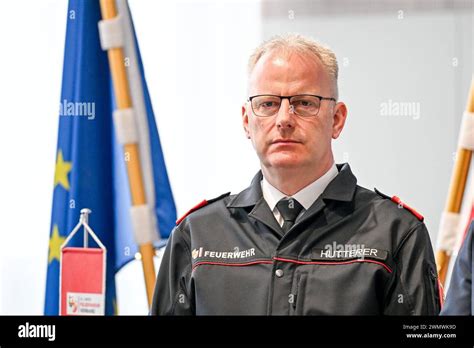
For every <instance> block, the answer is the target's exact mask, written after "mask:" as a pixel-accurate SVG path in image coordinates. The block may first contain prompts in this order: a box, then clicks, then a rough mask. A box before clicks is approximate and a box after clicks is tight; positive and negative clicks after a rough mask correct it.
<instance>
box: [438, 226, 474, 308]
mask: <svg viewBox="0 0 474 348" xmlns="http://www.w3.org/2000/svg"><path fill="white" fill-rule="evenodd" d="M473 235H474V221H472V222H471V226H470V228H469V230H468V232H467V235H466V238H465V239H464V241H463V244H462V246H461V249H460V250H459V255H458V257H457V258H456V263H455V264H454V268H453V275H452V276H451V282H450V285H449V290H448V293H447V295H446V302H445V304H444V307H443V310H442V311H441V315H474V292H473V287H472V270H473V263H472V261H473V258H472V253H473V251H474V241H473Z"/></svg>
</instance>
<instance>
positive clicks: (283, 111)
mask: <svg viewBox="0 0 474 348" xmlns="http://www.w3.org/2000/svg"><path fill="white" fill-rule="evenodd" d="M275 123H276V126H277V127H278V128H279V129H289V128H293V127H294V125H295V124H294V123H295V114H294V111H293V106H292V105H290V101H289V100H288V99H283V100H282V101H281V106H280V110H278V114H277V116H276V119H275Z"/></svg>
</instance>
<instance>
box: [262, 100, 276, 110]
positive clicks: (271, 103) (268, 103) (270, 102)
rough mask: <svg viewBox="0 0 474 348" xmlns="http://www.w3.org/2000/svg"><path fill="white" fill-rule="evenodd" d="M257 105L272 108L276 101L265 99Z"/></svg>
mask: <svg viewBox="0 0 474 348" xmlns="http://www.w3.org/2000/svg"><path fill="white" fill-rule="evenodd" d="M259 106H260V107H264V108H272V107H274V106H276V102H274V101H265V102H262V103H261V104H260V105H259Z"/></svg>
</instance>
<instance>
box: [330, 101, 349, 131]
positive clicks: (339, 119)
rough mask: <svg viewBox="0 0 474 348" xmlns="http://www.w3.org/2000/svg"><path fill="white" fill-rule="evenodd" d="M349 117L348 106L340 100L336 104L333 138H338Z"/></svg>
mask: <svg viewBox="0 0 474 348" xmlns="http://www.w3.org/2000/svg"><path fill="white" fill-rule="evenodd" d="M346 118H347V107H346V104H344V103H343V102H338V103H336V105H335V106H334V115H333V124H332V138H333V139H337V138H339V135H340V134H341V132H342V129H343V128H344V125H345V123H346Z"/></svg>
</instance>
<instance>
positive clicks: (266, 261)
mask: <svg viewBox="0 0 474 348" xmlns="http://www.w3.org/2000/svg"><path fill="white" fill-rule="evenodd" d="M273 260H275V261H282V262H291V263H297V264H300V265H348V264H352V263H356V262H369V263H374V264H377V265H380V266H383V267H384V268H385V269H386V270H387V271H388V273H392V269H391V268H390V267H388V266H387V265H386V264H384V263H382V262H378V261H374V260H366V259H364V260H359V259H357V260H350V261H336V262H324V261H298V260H292V259H284V258H281V257H274V258H273ZM261 263H262V264H265V263H266V264H272V263H273V261H270V260H260V261H250V262H243V263H225V262H213V261H201V262H197V263H196V264H194V265H193V269H194V268H196V267H197V266H200V265H216V266H240V267H243V266H250V265H256V264H261Z"/></svg>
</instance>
